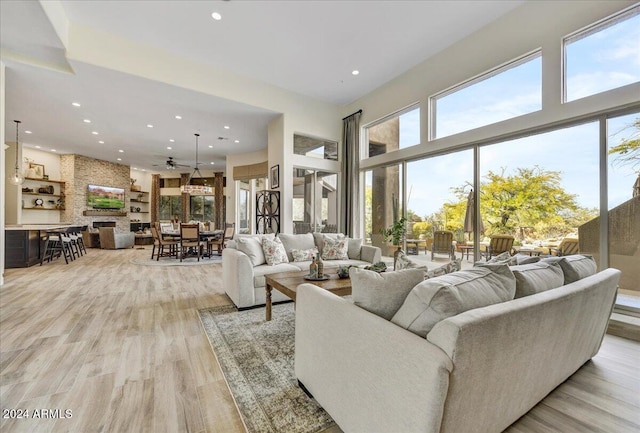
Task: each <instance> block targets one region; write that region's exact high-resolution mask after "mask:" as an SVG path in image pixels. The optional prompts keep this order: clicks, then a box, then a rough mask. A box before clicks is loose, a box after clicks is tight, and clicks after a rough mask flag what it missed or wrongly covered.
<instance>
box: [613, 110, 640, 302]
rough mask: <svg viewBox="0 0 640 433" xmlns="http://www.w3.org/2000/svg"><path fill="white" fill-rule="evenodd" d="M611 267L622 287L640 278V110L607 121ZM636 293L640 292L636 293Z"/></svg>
mask: <svg viewBox="0 0 640 433" xmlns="http://www.w3.org/2000/svg"><path fill="white" fill-rule="evenodd" d="M607 130H608V132H609V135H608V140H607V141H608V143H607V149H608V157H609V164H608V175H609V176H608V180H609V182H608V186H609V194H608V196H609V206H608V212H609V215H608V216H609V266H610V267H613V268H616V269H620V270H621V271H622V277H621V279H620V288H621V289H623V290H637V288H638V281H639V280H640V268H639V267H638V263H640V262H639V257H640V113H634V114H630V115H627V116H622V117H615V118H612V119H609V120H608V125H607ZM636 293H637V292H636Z"/></svg>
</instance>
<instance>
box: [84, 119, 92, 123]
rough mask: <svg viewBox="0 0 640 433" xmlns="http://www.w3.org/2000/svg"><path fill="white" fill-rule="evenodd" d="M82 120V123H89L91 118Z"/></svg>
mask: <svg viewBox="0 0 640 433" xmlns="http://www.w3.org/2000/svg"><path fill="white" fill-rule="evenodd" d="M83 122H84V123H91V120H89V119H84V120H83Z"/></svg>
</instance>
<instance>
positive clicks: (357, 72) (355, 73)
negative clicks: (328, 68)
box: [351, 69, 360, 75]
mask: <svg viewBox="0 0 640 433" xmlns="http://www.w3.org/2000/svg"><path fill="white" fill-rule="evenodd" d="M358 74H360V71H358V70H357V69H354V70H353V71H351V75H358Z"/></svg>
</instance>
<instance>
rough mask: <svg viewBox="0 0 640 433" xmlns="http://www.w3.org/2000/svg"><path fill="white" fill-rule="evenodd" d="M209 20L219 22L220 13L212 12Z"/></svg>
mask: <svg viewBox="0 0 640 433" xmlns="http://www.w3.org/2000/svg"><path fill="white" fill-rule="evenodd" d="M211 18H213V19H214V20H216V21H220V20H221V19H222V15H220V13H219V12H213V13H212V14H211Z"/></svg>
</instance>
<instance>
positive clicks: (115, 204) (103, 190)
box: [87, 185, 124, 209]
mask: <svg viewBox="0 0 640 433" xmlns="http://www.w3.org/2000/svg"><path fill="white" fill-rule="evenodd" d="M87 206H91V207H93V208H94V209H122V208H124V188H114V187H112V186H101V185H89V186H87Z"/></svg>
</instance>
